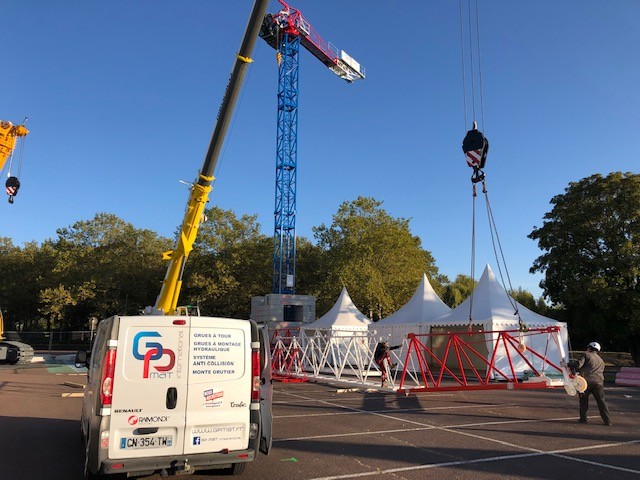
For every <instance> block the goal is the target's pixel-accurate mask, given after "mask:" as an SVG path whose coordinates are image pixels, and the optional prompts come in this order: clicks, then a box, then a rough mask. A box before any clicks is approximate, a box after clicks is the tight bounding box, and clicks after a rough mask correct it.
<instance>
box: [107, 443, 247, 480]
mask: <svg viewBox="0 0 640 480" xmlns="http://www.w3.org/2000/svg"><path fill="white" fill-rule="evenodd" d="M255 458H256V450H255V449H251V448H249V449H247V450H234V451H232V452H229V453H201V454H197V455H179V456H175V455H173V456H167V457H147V458H128V459H122V460H116V459H111V458H108V459H106V460H104V461H103V462H102V468H101V469H100V473H105V474H109V473H126V472H148V471H151V470H154V471H155V470H162V469H167V470H169V469H174V470H176V471H185V470H186V469H187V468H192V469H195V470H207V469H212V470H213V469H216V468H226V467H230V466H231V465H233V464H234V463H242V462H251V461H252V460H255ZM114 465H115V466H116V467H115V468H114ZM185 466H187V467H186V468H185Z"/></svg>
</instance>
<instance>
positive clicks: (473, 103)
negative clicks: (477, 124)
mask: <svg viewBox="0 0 640 480" xmlns="http://www.w3.org/2000/svg"><path fill="white" fill-rule="evenodd" d="M467 5H468V8H467V10H468V24H469V32H468V33H469V65H470V66H471V68H470V75H471V110H472V111H473V119H474V120H475V119H476V90H475V83H476V82H475V76H474V75H473V35H472V29H471V0H468V2H467Z"/></svg>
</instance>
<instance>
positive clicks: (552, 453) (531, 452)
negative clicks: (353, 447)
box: [282, 392, 640, 480]
mask: <svg viewBox="0 0 640 480" xmlns="http://www.w3.org/2000/svg"><path fill="white" fill-rule="evenodd" d="M286 393H288V394H289V395H291V396H294V397H298V398H308V397H302V396H300V395H296V394H292V393H289V392H286ZM320 403H324V404H327V405H330V406H334V407H340V408H346V409H350V410H353V411H355V412H362V413H368V414H370V415H375V416H381V417H384V418H389V419H393V420H398V421H402V422H404V423H412V424H414V425H420V426H422V429H424V430H442V431H446V432H449V433H456V434H459V435H464V436H468V437H472V438H475V439H478V440H485V441H488V442H493V443H499V444H501V445H505V446H508V447H511V448H515V449H519V450H526V451H528V453H522V454H514V455H503V456H499V457H491V458H489V459H477V460H466V461H461V462H446V463H440V464H426V465H418V466H413V467H402V468H399V469H390V470H383V471H380V470H376V471H374V472H369V473H367V474H366V475H377V474H381V473H396V472H402V471H407V470H418V469H421V468H434V466H451V465H463V464H467V463H471V464H472V463H479V462H484V461H497V460H503V459H512V458H523V457H530V456H544V455H549V456H554V457H559V458H563V459H565V460H572V461H574V462H579V463H586V464H590V465H596V466H599V467H603V468H609V469H613V470H618V471H623V472H627V473H637V474H640V471H638V470H633V469H627V468H624V467H618V466H615V465H609V464H604V463H599V462H592V461H591V460H584V459H580V458H574V457H570V456H567V455H562V454H563V453H571V452H577V451H584V450H592V449H597V448H607V447H613V446H621V445H630V444H636V443H640V440H630V441H627V442H619V443H613V444H611V443H609V444H601V445H592V446H587V447H577V448H569V449H563V450H555V451H544V450H538V449H535V448H531V447H527V446H522V445H517V444H515V443H511V442H506V441H503V440H498V439H495V438H490V437H485V436H483V435H478V434H475V433H470V432H463V431H461V430H460V429H461V428H468V427H472V426H474V427H475V426H486V425H501V424H514V423H534V422H536V423H537V422H549V421H566V420H572V419H575V416H571V417H561V418H553V419H524V420H507V421H495V422H481V423H474V424H467V425H452V426H436V425H430V424H426V423H423V422H416V421H412V420H407V419H405V418H400V417H397V416H394V415H389V414H383V413H379V412H372V411H367V410H362V409H359V408H353V407H347V406H344V405H340V404H336V403H334V402H329V401H326V400H323V401H320ZM484 406H488V405H486V404H485V405H484ZM399 413H400V412H399ZM412 430H413V431H415V430H420V428H417V429H405V431H412ZM396 432H397V430H396V431H394V433H396ZM373 433H374V432H361V433H358V434H357V435H368V434H373ZM380 433H385V432H377V434H378V435H379V434H380ZM388 433H392V431H388ZM342 435H343V436H348V435H355V434H353V433H352V434H342ZM336 436H341V435H339V434H338V435H327V436H315V437H306V438H304V439H305V440H307V439H310V438H328V437H336ZM292 440H294V439H291V441H292ZM295 440H303V438H298V439H295ZM282 441H286V439H283V440H282ZM366 475H365V474H353V475H351V474H347V475H346V476H336V477H322V478H319V479H313V480H332V479H341V478H355V477H361V476H366Z"/></svg>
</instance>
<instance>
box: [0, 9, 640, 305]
mask: <svg viewBox="0 0 640 480" xmlns="http://www.w3.org/2000/svg"><path fill="white" fill-rule="evenodd" d="M464 3H465V5H466V0H465V2H464ZM292 6H294V7H297V8H299V9H300V11H301V12H302V13H303V15H304V16H305V17H306V18H307V20H309V21H310V22H311V24H312V25H313V26H314V28H315V29H316V30H317V31H318V33H320V35H322V37H323V38H324V39H325V40H327V41H330V42H332V43H333V44H334V45H336V46H337V47H338V48H340V49H342V50H344V51H346V52H347V53H348V54H349V55H351V56H352V57H353V58H354V59H356V60H357V61H358V62H360V63H361V64H362V65H363V66H364V67H365V68H366V72H367V78H366V80H364V81H361V82H356V83H353V84H347V83H346V82H344V81H343V80H341V79H339V78H338V77H336V76H335V75H334V74H333V73H331V72H330V71H329V70H328V69H326V68H325V67H324V66H323V65H322V64H321V63H320V62H318V61H317V60H316V59H315V58H314V57H313V56H311V55H310V54H308V52H306V51H302V52H301V54H300V99H299V109H300V110H299V129H298V192H297V194H298V195H297V207H298V212H297V232H298V235H300V236H306V237H308V238H311V237H312V230H311V229H312V227H313V226H318V225H320V224H322V223H324V224H330V223H331V219H332V215H333V214H334V213H335V212H336V210H337V208H338V207H339V205H340V204H341V203H342V202H344V201H349V200H353V199H355V198H357V197H358V196H372V197H374V198H376V199H378V200H381V201H383V202H384V203H383V208H385V209H386V210H387V211H388V212H389V214H391V215H393V216H395V217H403V218H410V219H411V223H410V225H411V230H412V232H413V233H414V234H415V235H418V236H419V237H420V238H421V239H422V243H423V247H424V248H426V249H427V250H429V251H431V252H432V254H433V256H434V257H435V260H436V265H437V266H438V268H439V269H440V271H441V273H443V274H445V275H448V276H449V277H450V278H451V279H453V278H455V276H456V275H457V274H459V273H465V274H469V273H470V249H471V182H470V181H469V178H470V175H471V170H470V169H469V167H467V166H466V163H465V161H464V157H463V155H462V152H461V149H460V145H461V142H462V138H463V137H464V134H465V132H466V129H467V128H469V123H470V115H467V117H468V118H467V119H466V121H465V112H464V107H463V87H462V61H461V48H460V18H459V4H458V2H457V1H453V0H451V1H435V0H429V1H400V0H395V1H390V0H385V1H383V0H369V1H364V0H352V1H344V0H324V1H322V2H320V1H312V0H297V1H296V2H295V3H292ZM251 7H252V2H251V1H249V0H246V1H245V0H243V1H240V0H236V1H226V2H222V1H211V0H207V1H205V0H192V1H190V2H175V1H168V0H154V1H151V0H137V1H135V2H130V1H129V2H127V1H122V0H112V1H109V2H87V1H84V2H82V1H66V0H62V1H59V2H19V1H17V0H3V1H2V3H1V7H0V8H1V12H2V14H1V15H0V38H1V40H2V44H3V45H4V47H3V59H2V62H3V63H2V79H3V89H2V95H1V97H0V118H3V119H6V120H11V121H13V122H14V123H16V122H18V123H19V122H20V121H21V120H22V118H23V117H24V116H28V117H29V124H28V127H29V129H30V130H31V134H30V135H29V136H28V137H27V141H26V144H25V153H24V165H23V168H22V174H21V178H20V179H21V181H22V188H21V190H20V193H19V195H18V196H17V197H16V201H15V203H14V204H13V205H9V204H8V203H7V202H6V200H4V199H3V200H2V201H1V202H0V236H6V237H10V238H12V239H13V241H14V243H15V244H17V245H22V244H23V243H24V242H27V241H32V240H35V241H37V242H42V241H43V240H45V239H47V238H55V237H56V229H57V228H61V227H65V226H69V225H71V224H73V223H74V222H76V221H78V220H88V219H91V218H93V216H94V215H95V214H96V213H98V212H109V213H114V214H116V215H117V216H119V217H121V218H123V219H124V220H126V221H128V222H131V223H132V224H133V225H135V226H136V227H138V228H149V229H151V230H154V231H156V232H158V233H159V234H161V235H164V236H167V237H171V236H172V235H173V232H174V231H175V228H176V226H177V225H179V224H180V222H181V220H182V216H183V213H184V208H185V204H186V200H187V197H188V191H187V188H186V187H185V186H184V185H183V184H181V183H179V180H185V181H192V180H193V179H194V178H195V176H196V174H197V171H198V169H199V168H200V167H201V165H202V160H203V157H204V153H205V151H206V148H207V146H208V143H209V139H210V135H211V131H212V129H213V126H214V123H215V119H216V115H217V112H218V108H219V105H220V101H221V99H222V95H223V93H224V89H225V87H226V84H227V81H228V77H229V73H230V72H231V68H232V65H233V61H234V55H235V53H236V52H237V50H238V48H239V45H240V41H241V38H242V34H243V32H244V27H245V25H246V21H247V18H248V15H249V12H250V10H251ZM279 7H280V4H279V3H277V2H276V1H275V0H272V2H271V4H270V7H269V11H271V12H276V11H278V10H279ZM479 14H480V17H479V18H480V45H481V66H482V78H483V87H484V88H483V106H484V118H485V123H484V133H485V134H486V136H487V137H488V138H489V140H490V142H491V150H490V153H489V158H488V160H487V166H486V169H485V172H486V175H487V185H488V189H489V197H490V200H491V206H492V208H493V213H494V216H495V219H496V222H497V227H498V232H499V234H500V240H501V242H502V246H503V249H504V253H505V258H506V261H507V265H508V268H509V273H510V276H511V280H512V284H513V286H514V287H516V288H517V287H518V286H520V287H523V288H525V289H527V290H530V291H531V292H533V293H534V295H536V296H538V295H540V293H541V292H540V289H539V288H538V286H537V285H538V282H539V281H540V279H541V276H540V275H531V274H529V268H530V267H531V265H532V263H533V260H534V259H535V258H536V257H537V256H539V255H540V254H541V252H540V250H539V249H538V248H537V245H536V243H535V242H533V241H532V240H530V239H528V238H527V235H528V234H529V233H530V232H531V230H532V228H533V227H534V226H540V225H541V224H542V218H543V215H544V214H545V212H547V211H549V210H550V208H551V206H550V204H549V200H550V199H551V198H552V197H553V196H554V195H557V194H560V193H562V192H563V191H564V189H565V188H566V187H567V185H568V183H569V182H571V181H578V180H580V179H581V178H584V177H586V176H588V175H592V174H594V173H603V174H606V173H609V172H612V171H631V172H637V171H638V153H637V148H638V133H637V129H638V125H640V113H639V112H640V94H639V93H638V85H640V59H639V54H638V45H640V30H639V29H638V28H637V21H638V19H639V18H640V2H637V1H636V0H617V1H616V2H603V1H597V0H579V1H578V0H564V1H562V2H558V1H554V0H541V1H538V2H533V3H531V2H514V1H510V0H491V1H488V0H480V1H479ZM254 59H255V62H254V64H253V65H252V67H251V69H250V71H249V74H248V76H247V79H246V82H245V87H244V90H243V93H242V96H241V100H240V102H239V104H238V106H237V108H236V112H235V115H234V120H233V122H232V126H231V128H230V132H229V135H228V137H227V141H226V143H225V147H224V148H223V151H222V155H221V158H220V160H219V162H218V170H217V172H216V177H217V180H216V183H215V186H214V190H213V192H212V195H211V203H212V204H215V205H218V206H220V207H222V208H225V209H232V210H234V211H235V212H236V213H237V214H239V215H240V214H244V213H247V214H258V219H259V222H260V223H261V225H262V228H263V231H264V233H265V234H268V235H271V234H272V231H273V205H274V182H275V134H276V103H275V97H276V89H277V67H276V60H275V52H274V51H273V50H272V49H271V48H270V47H269V46H268V45H267V44H266V43H264V42H263V41H262V40H259V42H258V44H257V48H256V50H255V52H254ZM467 60H468V57H467ZM468 75H469V73H467V80H469V78H468ZM476 94H477V91H476ZM469 100H470V99H469V98H468V101H469ZM477 110H479V107H478V109H477ZM478 116H479V115H478ZM479 120H480V118H479ZM2 173H3V176H4V175H6V171H5V172H2ZM487 224H488V221H487V218H486V212H485V210H484V201H483V200H482V198H481V197H479V198H478V216H477V247H476V258H477V262H476V271H477V272H478V273H477V277H476V278H478V277H479V275H480V273H482V269H483V267H484V264H485V263H490V264H491V266H492V267H493V269H494V271H496V273H497V269H496V261H495V259H494V256H493V250H492V248H491V244H490V237H489V231H488V229H487ZM298 293H304V292H298Z"/></svg>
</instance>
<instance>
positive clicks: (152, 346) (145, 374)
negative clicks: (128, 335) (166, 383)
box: [133, 332, 176, 378]
mask: <svg viewBox="0 0 640 480" xmlns="http://www.w3.org/2000/svg"><path fill="white" fill-rule="evenodd" d="M159 337H162V335H160V334H159V333H158V332H139V333H138V334H136V336H135V337H133V356H134V357H135V358H136V359H137V360H142V362H143V363H142V364H143V368H142V378H169V377H170V376H171V373H169V371H170V370H171V369H172V368H173V367H174V366H175V364H176V354H175V353H174V352H173V350H170V349H168V348H164V347H163V346H162V344H161V343H159V342H151V341H143V340H142V339H143V338H159ZM141 343H144V346H142V347H141ZM165 356H166V357H169V358H168V363H166V364H164V365H162V364H161V363H160V362H163V361H166V360H162V358H163V357H165ZM152 362H153V364H152ZM156 362H157V363H160V365H156ZM151 367H153V369H154V370H155V371H150V370H151Z"/></svg>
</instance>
